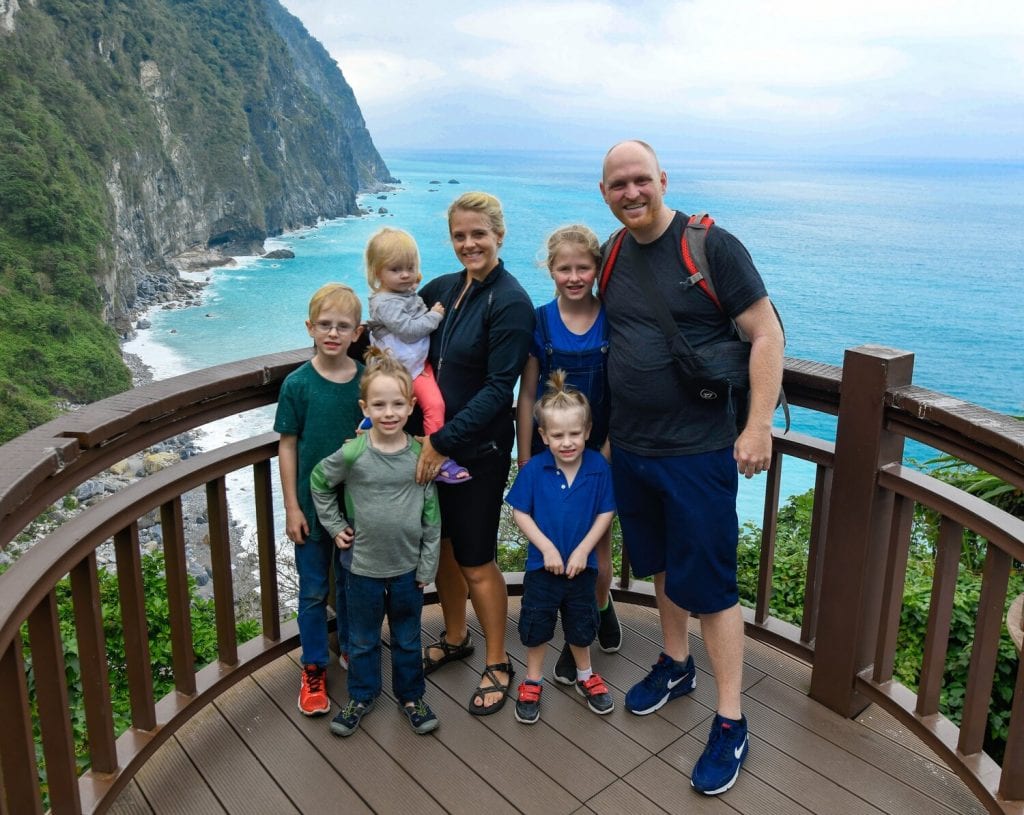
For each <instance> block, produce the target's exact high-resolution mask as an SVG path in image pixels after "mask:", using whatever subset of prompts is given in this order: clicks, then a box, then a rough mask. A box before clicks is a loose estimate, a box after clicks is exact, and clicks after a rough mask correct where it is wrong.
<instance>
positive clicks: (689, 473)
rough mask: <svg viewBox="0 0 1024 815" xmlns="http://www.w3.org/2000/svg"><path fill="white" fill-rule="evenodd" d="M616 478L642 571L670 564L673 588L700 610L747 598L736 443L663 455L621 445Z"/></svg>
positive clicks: (669, 590) (628, 540)
mask: <svg viewBox="0 0 1024 815" xmlns="http://www.w3.org/2000/svg"><path fill="white" fill-rule="evenodd" d="M612 485H613V486H614V488H615V503H616V505H617V506H618V513H619V523H620V524H621V526H622V539H623V543H624V544H625V546H626V549H627V552H628V553H629V565H630V568H631V569H632V570H633V573H634V574H635V575H636V576H637V577H647V576H649V575H652V574H657V573H659V572H665V594H666V595H667V596H668V598H669V599H670V600H671V601H672V602H673V603H675V604H676V605H677V606H679V607H680V608H684V609H686V610H687V611H691V612H693V613H695V614H714V613H715V612H717V611H724V610H725V609H728V608H732V607H733V606H734V605H736V603H737V602H739V592H738V590H737V588H736V547H737V544H738V542H739V523H738V521H737V517H736V491H737V489H738V487H739V476H738V473H737V470H736V462H735V460H734V459H733V456H732V447H724V448H722V449H721V450H713V451H711V452H709V453H695V454H693V455H684V456H657V457H655V456H641V455H637V454H635V453H628V452H626V451H624V450H620V449H618V448H616V447H614V446H613V447H612Z"/></svg>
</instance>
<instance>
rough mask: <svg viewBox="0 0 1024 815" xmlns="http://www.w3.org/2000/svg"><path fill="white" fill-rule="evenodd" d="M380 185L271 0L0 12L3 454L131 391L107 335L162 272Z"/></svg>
mask: <svg viewBox="0 0 1024 815" xmlns="http://www.w3.org/2000/svg"><path fill="white" fill-rule="evenodd" d="M393 180H394V179H392V178H391V175H390V173H389V172H388V169H387V167H386V166H385V164H384V162H383V160H382V159H381V157H380V155H379V154H378V153H377V150H376V148H375V147H374V146H373V142H372V140H371V138H370V134H369V133H368V132H367V130H366V125H365V122H364V120H363V117H362V113H361V112H360V110H359V106H358V104H357V103H356V100H355V96H354V94H353V93H352V89H351V88H350V87H349V85H348V83H347V82H346V81H345V78H344V76H343V75H342V73H341V71H340V69H339V68H338V66H337V64H336V63H335V62H334V61H333V60H332V59H331V58H330V56H329V55H328V54H327V52H326V51H325V50H324V48H323V47H322V46H321V45H320V44H319V43H318V42H316V41H315V40H314V39H312V37H310V35H309V33H308V32H307V31H306V29H305V28H304V27H303V26H302V24H301V23H300V22H299V20H297V19H296V18H295V17H293V16H292V15H291V14H289V13H288V12H287V11H286V10H285V9H284V8H283V7H282V6H281V5H280V4H279V3H278V2H277V0H123V1H119V0H105V2H96V0H0V295H2V296H0V441H2V440H4V439H7V438H10V437H11V436H13V435H16V434H17V433H20V432H22V431H24V430H25V429H27V428H28V427H30V426H32V425H35V424H38V423H39V422H41V421H44V420H46V419H47V418H49V417H50V416H51V415H52V412H53V409H54V408H53V402H54V399H55V398H60V399H66V400H69V401H74V402H84V401H92V400H94V399H97V398H100V397H102V396H106V395H108V394H110V393H114V392H117V391H119V390H121V389H124V388H125V387H127V386H128V376H127V372H126V369H125V368H124V365H123V364H122V363H121V360H120V355H119V351H118V346H117V335H118V334H124V333H125V332H126V331H128V330H130V318H131V316H132V314H133V311H134V310H135V309H136V308H137V306H138V305H139V303H140V295H139V291H140V287H141V289H142V290H143V291H151V290H152V287H153V282H154V280H159V279H166V278H167V276H168V275H175V274H176V272H175V271H174V264H175V262H176V260H181V259H183V258H186V257H194V256H197V255H198V256H203V257H205V258H206V260H207V262H209V255H208V253H209V252H210V251H211V250H212V251H213V252H220V253H224V254H230V253H235V254H241V253H253V252H256V251H259V250H260V249H261V247H262V243H263V240H264V238H266V237H267V236H268V235H274V234H278V233H280V232H282V231H283V230H285V229H289V228H294V227H298V226H301V225H304V224H312V223H315V222H316V220H317V219H320V218H334V217H339V216H342V215H347V214H352V213H354V212H356V210H357V208H356V203H355V194H356V192H357V190H360V189H365V190H372V189H374V188H376V187H378V186H380V185H382V184H386V183H387V182H390V181H393Z"/></svg>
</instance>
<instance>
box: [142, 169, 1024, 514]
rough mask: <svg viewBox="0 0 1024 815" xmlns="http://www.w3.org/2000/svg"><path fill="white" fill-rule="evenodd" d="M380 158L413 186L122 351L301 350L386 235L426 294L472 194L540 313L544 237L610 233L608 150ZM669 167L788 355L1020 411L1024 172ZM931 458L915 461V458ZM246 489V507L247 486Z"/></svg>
mask: <svg viewBox="0 0 1024 815" xmlns="http://www.w3.org/2000/svg"><path fill="white" fill-rule="evenodd" d="M384 158H385V161H386V162H387V165H388V167H389V168H390V170H391V172H392V175H394V176H395V177H396V178H399V179H401V183H400V184H397V185H395V188H394V189H393V190H389V191H387V192H381V193H374V194H367V195H362V196H361V197H360V203H361V205H362V206H363V208H364V209H367V210H369V209H371V208H372V210H373V211H372V212H369V214H366V215H363V216H361V217H350V218H343V219H338V220H335V221H328V222H323V223H321V224H319V225H318V226H316V227H314V228H309V229H303V230H300V231H297V232H293V233H288V234H286V235H282V236H279V237H277V238H273V239H271V240H270V241H268V242H267V245H266V248H267V249H268V250H270V249H275V248H287V249H291V250H292V251H294V252H295V258H294V259H288V260H266V259H261V258H239V259H237V263H236V264H235V265H234V266H231V267H225V268H220V269H214V270H211V271H210V272H204V273H202V274H201V275H199V277H200V278H202V279H208V280H209V285H208V286H207V288H206V289H205V291H204V300H203V304H202V305H201V306H199V307H193V308H188V309H178V310H154V311H152V312H151V313H150V314H149V315H148V317H149V319H150V321H151V323H152V327H151V328H150V329H148V330H145V331H140V332H139V335H138V337H137V338H136V339H135V340H133V341H131V342H129V343H128V344H127V345H126V350H127V351H129V352H132V353H136V354H138V355H139V356H141V357H142V359H143V360H144V361H145V362H146V363H147V364H149V365H150V366H151V367H152V368H153V370H154V374H155V376H156V377H157V378H165V377H167V376H173V375H176V374H179V373H184V372H186V371H192V370H197V369H200V368H204V367H208V366H211V365H216V364H219V363H223V362H229V361H232V360H237V359H243V358H246V357H251V356H257V355H260V354H266V353H271V352H275V351H282V350H288V349H292V348H297V347H301V346H306V345H308V344H309V343H310V340H309V338H308V337H307V335H306V332H305V328H304V325H303V320H304V319H305V316H306V308H307V303H308V300H309V297H310V295H311V294H312V293H313V291H315V290H316V289H317V288H318V287H319V286H320V285H321V284H323V283H325V282H328V281H338V282H342V283H347V284H349V285H351V286H352V287H353V288H354V289H355V290H356V291H357V292H358V293H359V294H360V295H361V296H365V295H367V294H368V289H367V285H366V278H365V272H364V270H363V260H362V252H363V248H364V246H365V244H366V240H367V238H368V237H369V236H370V235H371V234H372V233H373V232H374V231H375V230H376V229H378V228H380V227H381V226H385V225H387V226H392V227H397V228H401V229H405V230H407V231H409V232H410V233H412V235H413V236H414V237H415V238H416V240H417V242H418V244H419V248H420V253H421V260H422V270H423V274H424V278H425V279H426V280H429V279H430V278H432V277H434V276H436V275H440V274H444V273H446V272H450V271H454V270H456V269H457V268H458V265H457V264H456V262H455V259H454V256H453V254H452V251H451V247H450V245H449V243H448V241H447V223H446V215H445V213H446V209H447V207H448V205H449V204H450V203H451V201H452V200H453V199H454V198H455V197H456V196H457V195H459V194H461V193H463V192H465V191H468V190H473V189H480V190H485V191H487V192H490V193H493V194H494V195H497V196H498V198H500V199H501V201H502V204H503V206H504V210H505V218H506V226H507V229H508V234H507V237H506V240H505V244H504V246H503V248H502V252H501V255H502V258H503V259H504V261H505V264H506V266H507V268H508V269H509V270H510V271H512V272H513V273H514V274H515V275H516V276H517V277H518V278H519V280H520V282H521V283H522V284H523V286H524V287H525V288H526V290H527V291H528V292H529V293H530V296H531V297H532V298H533V300H534V302H535V303H536V304H538V305H539V304H541V303H544V302H546V301H548V300H549V299H551V297H552V296H553V288H552V285H551V281H550V278H549V277H548V275H547V272H546V270H545V269H544V268H543V267H542V266H541V261H542V259H543V250H542V245H543V241H544V239H545V237H546V235H547V234H548V233H549V232H550V231H551V230H553V229H555V228H556V227H558V226H560V225H563V224H566V223H572V222H582V223H585V224H588V225H589V226H591V227H592V228H593V229H594V230H595V231H596V232H597V233H598V235H599V236H601V237H602V238H603V237H604V236H606V235H607V234H609V233H610V232H611V231H612V230H613V229H614V228H615V227H616V225H617V224H616V222H615V221H614V220H613V218H612V216H611V215H610V213H609V212H608V210H607V208H606V207H605V205H604V202H603V201H602V200H601V197H600V194H599V191H598V188H597V182H598V179H599V176H600V164H601V159H602V154H601V153H596V152H595V153H578V152H574V153H559V152H545V153H534V152H465V151H460V152H444V151H416V152H396V153H394V154H386V155H385V156H384ZM661 160H662V164H663V167H664V169H665V170H666V172H667V173H668V179H669V189H668V194H667V196H666V200H667V202H668V203H669V205H670V206H672V207H673V208H675V209H679V210H682V211H684V212H687V213H691V212H695V211H700V210H706V211H708V212H710V213H711V214H712V215H713V217H714V218H715V220H716V222H717V223H718V224H719V225H721V226H722V227H724V228H726V229H728V230H729V231H731V232H732V233H733V234H735V235H736V236H737V237H739V238H740V240H742V241H743V243H744V244H745V245H746V247H747V248H748V249H749V250H750V253H751V255H752V256H753V258H754V261H755V263H756V264H757V267H758V269H759V270H760V272H761V274H762V276H763V277H764V279H765V282H766V284H767V286H768V290H769V292H770V294H771V296H772V299H773V300H774V301H775V303H776V305H777V307H778V309H779V311H780V313H781V314H782V316H783V319H784V322H785V326H786V334H787V346H786V354H787V356H791V357H800V358H804V359H811V360H817V361H820V362H826V363H830V364H835V365H840V364H841V363H842V359H843V352H844V350H845V349H847V348H852V347H855V346H858V345H861V344H865V343H872V344H877V345H885V346H888V347H891V348H898V349H902V350H906V351H912V352H914V354H915V363H914V382H915V384H917V385H920V386H922V387H926V388H930V389H932V390H937V391H942V392H944V393H947V394H951V395H954V396H957V397H960V398H963V399H966V400H969V401H972V402H975V403H977V404H980V405H982V406H984V407H987V408H991V409H993V410H997V411H1001V412H1005V413H1010V414H1014V415H1024V346H1022V338H1024V331H1022V324H1024V163H1016V162H1013V163H1010V162H1002V163H1000V162H980V161H979V162H964V161H915V160H895V159H892V160H878V159H872V160H852V159H851V160H836V159H828V160H825V159H822V160H814V159H785V160H783V159H777V158H776V159H767V158H766V159H750V158H743V159H725V158H722V159H717V158H716V159H707V158H694V157H692V156H685V155H673V154H671V153H665V152H663V153H662V154H661ZM381 208H384V209H385V210H386V212H380V211H379V210H380V209H381ZM364 302H365V301H364ZM777 420H778V423H779V424H781V421H782V416H781V411H780V412H779V414H778V416H777ZM272 422H273V410H272V409H269V408H268V409H263V410H261V411H254V412H252V415H247V416H243V417H234V418H232V419H226V420H223V421H222V422H219V423H217V425H216V426H213V427H211V428H209V429H208V432H207V436H206V439H207V440H206V442H205V445H206V446H213V445H215V444H219V443H222V442H223V441H230V440H232V439H233V438H234V437H236V436H237V437H244V436H247V435H250V433H251V432H252V430H253V429H254V428H259V427H265V428H266V429H267V430H269V429H270V427H271V424H272ZM793 429H794V430H798V431H800V432H802V433H807V434H811V435H817V436H821V437H824V438H833V437H834V419H832V418H831V417H827V416H822V415H820V414H815V413H813V412H811V411H806V410H800V409H795V410H794V411H793ZM929 455H930V451H928V450H927V449H926V448H923V447H921V446H920V445H910V446H908V456H910V457H912V458H914V459H916V460H918V461H923V460H925V459H927V458H928V457H929ZM236 482H237V483H236V484H235V486H234V487H233V488H234V489H238V490H241V491H242V492H245V491H246V487H245V479H237V480H236ZM810 486H813V469H812V468H811V467H810V466H809V465H803V464H802V463H799V462H793V463H789V462H787V464H786V466H785V468H784V478H783V492H784V494H792V493H796V492H802V491H803V490H805V489H807V488H809V487H810ZM763 489H764V485H763V476H762V477H760V478H755V479H753V480H752V481H751V482H747V483H744V484H743V485H742V487H741V494H740V502H739V512H740V519H741V520H754V521H757V522H760V518H761V514H762V497H761V496H762V494H763ZM233 511H236V510H235V507H234V506H233ZM245 515H246V513H245V512H244V510H243V511H242V512H241V517H242V519H243V520H245ZM282 528H283V527H282ZM279 531H280V530H279Z"/></svg>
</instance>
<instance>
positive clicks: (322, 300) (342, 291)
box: [309, 283, 363, 325]
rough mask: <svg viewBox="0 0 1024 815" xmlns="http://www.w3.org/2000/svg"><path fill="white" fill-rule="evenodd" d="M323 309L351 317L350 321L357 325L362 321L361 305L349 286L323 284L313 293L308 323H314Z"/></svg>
mask: <svg viewBox="0 0 1024 815" xmlns="http://www.w3.org/2000/svg"><path fill="white" fill-rule="evenodd" d="M325 308H336V309H338V310H339V311H345V312H348V313H349V314H351V315H352V321H353V323H354V324H355V325H359V323H360V322H362V319H363V304H362V303H361V302H359V296H358V295H357V294H356V293H355V292H354V291H353V290H352V287H351V286H346V285H345V284H344V283H325V284H324V285H323V286H321V287H320V288H319V289H317V290H316V292H314V294H313V296H312V298H310V301H309V321H310V322H311V323H315V322H316V318H317V317H319V316H320V312H321V311H323V310H324V309H325Z"/></svg>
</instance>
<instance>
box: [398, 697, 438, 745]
mask: <svg viewBox="0 0 1024 815" xmlns="http://www.w3.org/2000/svg"><path fill="white" fill-rule="evenodd" d="M402 712H403V713H404V714H405V717H406V718H407V719H408V720H409V724H411V725H412V729H413V730H415V731H416V732H417V733H419V734H420V735H421V736H422V735H423V734H424V733H429V732H430V731H431V730H437V726H438V725H439V724H441V723H440V722H439V721H438V720H437V716H435V715H434V711H432V710H431V709H430V706H429V705H428V704H427V703H426V702H424V701H423V700H422V699H417V700H416V701H415V702H407V703H406V704H404V705H402Z"/></svg>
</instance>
